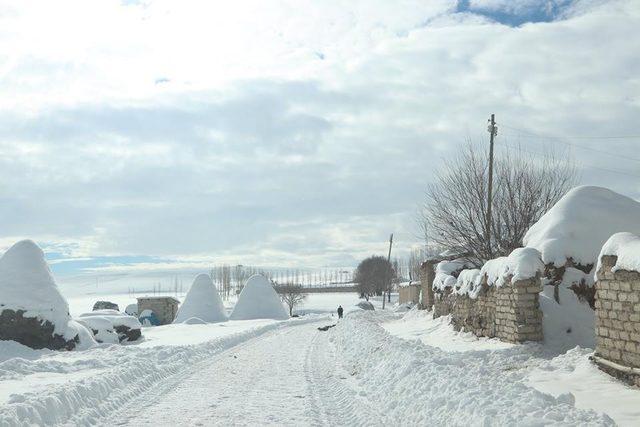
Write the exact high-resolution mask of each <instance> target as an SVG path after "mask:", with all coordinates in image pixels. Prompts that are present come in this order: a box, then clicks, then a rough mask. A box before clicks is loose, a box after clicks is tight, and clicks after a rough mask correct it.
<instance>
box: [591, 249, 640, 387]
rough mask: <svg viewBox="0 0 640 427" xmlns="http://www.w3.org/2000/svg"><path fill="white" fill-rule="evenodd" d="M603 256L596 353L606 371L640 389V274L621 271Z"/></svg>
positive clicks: (597, 306)
mask: <svg viewBox="0 0 640 427" xmlns="http://www.w3.org/2000/svg"><path fill="white" fill-rule="evenodd" d="M616 261H617V257H616V256H611V255H607V256H603V257H602V258H601V260H600V265H601V266H600V270H599V271H598V281H597V282H596V301H595V307H596V331H595V332H596V352H595V357H594V360H595V361H596V363H597V364H598V366H599V367H600V368H601V369H602V370H604V371H605V372H607V373H609V374H611V375H614V376H616V377H618V378H620V379H622V380H625V381H626V382H628V383H629V384H632V385H636V386H640V273H638V272H636V271H626V270H618V271H615V272H612V271H611V270H612V267H614V266H615V265H616Z"/></svg>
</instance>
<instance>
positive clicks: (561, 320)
mask: <svg viewBox="0 0 640 427" xmlns="http://www.w3.org/2000/svg"><path fill="white" fill-rule="evenodd" d="M553 291H554V289H553V286H545V287H544V290H543V291H542V292H540V299H539V302H540V310H542V331H543V336H544V345H545V347H547V349H549V350H550V351H552V352H553V353H555V354H559V353H564V352H565V351H567V350H569V349H572V348H574V347H576V346H580V347H583V348H595V345H596V335H595V312H594V311H593V310H592V309H591V307H589V304H587V303H586V302H584V301H580V299H578V297H577V296H576V294H575V292H573V291H572V290H571V289H569V288H568V287H566V286H560V287H559V289H558V296H559V299H560V304H558V303H557V302H556V300H555V299H554V297H553Z"/></svg>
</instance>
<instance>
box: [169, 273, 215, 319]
mask: <svg viewBox="0 0 640 427" xmlns="http://www.w3.org/2000/svg"><path fill="white" fill-rule="evenodd" d="M192 317H196V318H198V319H201V320H202V321H203V322H207V323H214V322H224V321H226V320H227V315H226V313H225V310H224V305H222V300H221V299H220V295H218V290H217V289H216V287H215V286H214V284H213V282H212V281H211V278H210V277H209V276H207V275H206V274H198V276H197V277H196V278H195V280H194V281H193V284H192V285H191V289H189V293H187V297H186V298H185V299H184V302H183V303H182V305H181V306H180V308H179V309H178V314H177V315H176V319H175V320H174V321H173V323H182V322H185V321H186V320H189V319H191V318H192Z"/></svg>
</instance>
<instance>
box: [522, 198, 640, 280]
mask: <svg viewBox="0 0 640 427" xmlns="http://www.w3.org/2000/svg"><path fill="white" fill-rule="evenodd" d="M621 231H627V232H632V233H636V234H640V203H638V202H636V201H635V200H633V199H630V198H629V197H626V196H623V195H621V194H618V193H616V192H613V191H611V190H609V189H607V188H603V187H592V186H580V187H576V188H574V189H572V190H570V191H569V192H568V193H567V194H565V195H564V196H563V197H562V198H561V199H560V200H559V201H558V203H556V204H555V205H554V206H553V207H552V208H551V209H549V211H548V212H547V213H546V214H544V215H543V216H542V218H540V220H539V221H538V222H536V223H535V224H534V225H533V226H532V227H531V228H530V229H529V231H527V234H526V235H525V236H524V239H523V243H524V245H525V246H528V247H532V248H536V249H537V250H539V251H540V253H541V254H542V261H543V262H544V263H545V264H547V265H548V264H553V265H554V266H555V267H563V266H565V265H567V266H570V265H575V266H578V267H579V268H580V269H581V270H583V271H584V270H585V269H589V268H590V267H593V265H594V264H595V263H596V261H597V258H598V254H599V253H600V249H601V248H602V245H603V244H604V243H605V242H606V241H607V239H609V237H611V236H612V235H613V234H615V233H618V232H621ZM568 260H570V263H569V264H567V261H568ZM587 272H588V271H587Z"/></svg>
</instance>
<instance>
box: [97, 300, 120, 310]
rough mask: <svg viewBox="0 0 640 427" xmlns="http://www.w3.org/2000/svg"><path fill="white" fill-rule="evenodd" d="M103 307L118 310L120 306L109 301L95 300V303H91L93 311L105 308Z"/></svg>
mask: <svg viewBox="0 0 640 427" xmlns="http://www.w3.org/2000/svg"><path fill="white" fill-rule="evenodd" d="M105 309H106V310H116V311H119V310H120V307H118V304H116V303H113V302H111V301H96V303H95V304H93V311H96V310H105Z"/></svg>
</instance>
